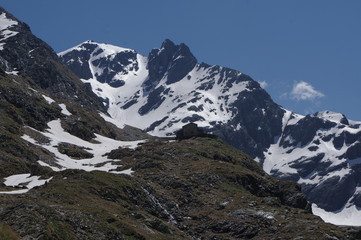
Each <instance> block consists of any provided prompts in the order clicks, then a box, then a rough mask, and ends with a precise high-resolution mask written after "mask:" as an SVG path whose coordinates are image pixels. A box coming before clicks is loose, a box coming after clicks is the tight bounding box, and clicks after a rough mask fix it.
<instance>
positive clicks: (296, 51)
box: [0, 0, 361, 121]
mask: <svg viewBox="0 0 361 240" xmlns="http://www.w3.org/2000/svg"><path fill="white" fill-rule="evenodd" d="M0 5H1V6H3V7H4V8H5V9H7V10H8V11H10V12H11V13H12V14H14V15H15V16H16V17H18V18H19V19H20V20H22V21H24V22H26V23H27V24H28V25H30V27H31V29H32V31H33V33H34V34H35V35H37V36H38V37H40V38H41V39H43V40H44V41H46V42H47V43H48V44H49V45H50V46H52V47H53V48H54V49H55V51H57V52H60V51H63V50H65V49H67V48H70V47H72V46H74V45H77V44H79V43H81V42H83V41H85V40H88V39H90V40H94V41H98V42H105V43H110V44H113V45H118V46H122V47H128V48H132V49H135V50H137V51H138V52H139V53H141V54H144V55H147V54H148V53H149V51H150V50H151V49H152V48H156V47H159V46H160V44H161V43H162V41H163V40H164V39H165V38H169V39H171V40H173V41H174V42H175V43H181V42H184V43H186V44H187V45H188V46H189V47H190V49H191V51H192V52H193V54H194V55H195V56H196V57H197V59H198V61H199V62H206V63H209V64H217V65H222V66H226V67H230V68H233V69H237V70H239V71H241V72H243V73H245V74H248V75H250V76H251V77H253V78H254V79H255V80H257V81H259V82H265V83H267V84H266V87H265V89H266V90H267V91H268V92H269V93H270V95H271V96H272V98H273V99H274V101H275V102H277V103H278V104H280V105H281V106H284V107H285V108H287V109H290V110H293V111H295V112H298V113H300V114H306V113H311V112H316V111H321V110H332V111H336V112H341V113H344V114H345V115H346V116H347V117H348V118H350V119H353V120H360V121H361V107H360V106H359V104H360V103H361V94H360V90H361V1H360V0H348V1H342V0H338V1H336V0H317V1H316V0H297V1H296V0H272V1H271V0H224V1H219V0H177V1H176V0H152V1H150V0H139V1H137V0H124V1H120V0H104V1H94V0H88V1H82V0H76V1H74V0H72V1H70V0H61V1H50V0H34V1H29V0H0Z"/></svg>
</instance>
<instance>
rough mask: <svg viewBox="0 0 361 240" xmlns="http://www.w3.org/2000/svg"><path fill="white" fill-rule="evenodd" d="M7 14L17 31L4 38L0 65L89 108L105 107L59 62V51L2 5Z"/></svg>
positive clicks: (12, 29) (0, 11) (2, 11)
mask: <svg viewBox="0 0 361 240" xmlns="http://www.w3.org/2000/svg"><path fill="white" fill-rule="evenodd" d="M4 13H5V15H6V17H7V18H9V19H12V20H13V21H16V22H17V24H16V25H13V26H11V27H10V30H11V31H14V32H17V34H16V35H15V36H13V37H10V38H8V39H6V40H5V41H4V42H5V44H4V47H3V50H1V56H0V68H2V69H3V70H7V71H14V70H15V71H18V72H19V74H24V75H26V76H28V77H30V78H31V79H33V80H34V81H35V83H36V84H38V85H39V86H40V87H41V88H43V89H45V90H47V91H49V92H51V93H52V94H54V95H56V96H59V97H62V98H65V99H68V100H70V101H74V102H78V103H81V104H82V105H84V106H87V107H88V108H94V109H99V110H103V109H104V107H103V106H102V104H101V103H100V101H99V100H98V99H97V97H96V96H95V95H94V94H93V93H92V91H91V90H90V89H89V88H87V87H85V86H84V85H83V84H82V83H81V82H80V81H79V78H78V77H77V76H76V75H75V74H74V73H72V72H71V71H69V69H68V68H67V67H65V66H64V65H63V64H62V63H61V62H60V61H59V58H58V56H57V54H56V53H55V52H54V51H53V50H52V49H51V48H50V47H49V46H48V45H47V44H46V43H45V42H43V41H42V40H41V39H39V38H37V37H35V36H34V35H33V34H32V33H31V31H30V28H29V26H28V25H26V24H25V23H22V22H20V21H19V20H17V19H16V18H15V17H14V16H12V15H11V14H9V13H8V12H6V11H5V10H4V9H3V8H0V14H4Z"/></svg>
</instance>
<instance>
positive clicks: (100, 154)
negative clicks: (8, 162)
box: [22, 119, 144, 175]
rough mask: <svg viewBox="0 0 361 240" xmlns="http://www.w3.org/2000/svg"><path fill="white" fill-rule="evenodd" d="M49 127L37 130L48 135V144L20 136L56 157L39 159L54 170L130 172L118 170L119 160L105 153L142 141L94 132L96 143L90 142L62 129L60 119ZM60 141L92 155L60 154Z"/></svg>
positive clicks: (131, 146) (41, 163)
mask: <svg viewBox="0 0 361 240" xmlns="http://www.w3.org/2000/svg"><path fill="white" fill-rule="evenodd" d="M48 126H49V129H47V130H46V131H45V132H39V131H37V130H35V129H32V130H33V131H36V132H38V133H41V134H42V135H43V136H45V137H48V138H49V139H50V143H49V144H40V143H38V142H37V141H36V140H34V139H33V138H31V137H30V136H28V135H23V136H22V138H23V139H24V140H26V141H28V142H30V143H32V144H35V145H38V146H40V147H43V148H45V149H47V150H48V151H50V152H51V153H53V154H54V155H55V157H56V162H54V163H52V164H49V163H45V162H43V161H41V160H39V161H38V162H39V164H40V165H42V166H47V167H50V168H51V169H53V170H54V171H62V170H65V169H81V170H84V171H88V172H89V171H95V170H98V171H105V172H111V173H115V174H128V175H130V174H131V173H132V171H131V170H129V169H127V170H122V171H118V170H116V169H118V168H119V167H121V165H120V164H119V161H120V160H111V159H108V158H107V157H106V156H105V154H106V153H109V152H110V151H111V150H113V149H117V148H118V147H125V148H136V147H137V146H138V144H139V143H142V142H144V141H143V140H140V141H129V142H127V141H117V140H114V139H110V138H107V137H104V136H101V135H98V134H96V138H95V139H93V140H94V142H96V143H90V142H87V141H84V140H82V139H80V138H78V137H76V136H73V135H71V134H70V133H68V132H66V131H64V129H63V128H62V126H61V123H60V119H58V120H54V121H51V122H49V123H48ZM60 143H70V144H74V145H76V146H78V147H81V148H84V149H86V150H87V151H88V152H89V153H92V154H93V155H94V156H93V157H92V158H87V159H81V160H78V159H73V158H71V157H69V156H67V155H65V154H62V153H60V152H59V150H58V144H60Z"/></svg>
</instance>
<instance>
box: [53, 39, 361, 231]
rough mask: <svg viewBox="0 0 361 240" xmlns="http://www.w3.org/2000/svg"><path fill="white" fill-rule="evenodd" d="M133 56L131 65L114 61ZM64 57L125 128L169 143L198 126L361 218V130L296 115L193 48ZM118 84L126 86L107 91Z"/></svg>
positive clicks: (327, 206)
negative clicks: (199, 58) (182, 130)
mask: <svg viewBox="0 0 361 240" xmlns="http://www.w3.org/2000/svg"><path fill="white" fill-rule="evenodd" d="M109 49H111V50H109ZM99 53H101V54H99ZM130 53H132V54H131V57H130V58H129V60H128V61H126V60H124V59H123V60H122V61H121V62H119V61H118V60H113V59H117V56H119V55H122V56H126V55H129V54H130ZM75 55H76V56H77V58H74V57H73V56H75ZM59 56H60V58H61V59H62V61H63V62H64V63H65V64H66V65H67V66H68V67H69V68H70V69H72V70H73V71H74V72H77V71H78V69H79V68H84V69H90V70H84V72H87V73H86V74H78V75H79V77H80V78H82V81H83V82H85V83H89V84H90V85H91V86H92V89H93V91H94V92H95V93H96V94H97V95H98V96H99V97H100V98H101V99H102V100H103V102H104V104H105V105H106V107H107V109H108V113H109V114H110V115H111V116H112V117H113V118H114V119H115V121H116V122H118V123H119V125H123V124H130V125H133V126H136V127H139V128H141V129H144V130H145V131H147V132H149V133H151V134H155V135H158V136H167V135H173V134H174V132H175V131H176V130H178V129H180V128H181V127H182V126H183V125H184V124H186V123H189V122H196V123H197V124H198V125H199V126H201V127H202V128H204V129H205V130H206V131H208V132H209V133H212V134H216V135H217V136H218V137H219V138H221V139H223V140H225V141H226V142H228V143H229V144H231V145H232V146H234V147H236V148H238V149H240V150H242V151H244V152H246V153H248V154H249V155H251V156H252V157H254V158H255V159H256V160H257V161H258V162H259V163H260V164H261V165H262V166H263V168H264V169H265V170H266V172H268V173H269V174H271V175H274V176H277V177H279V178H284V179H289V180H292V181H295V182H298V183H300V184H301V185H302V186H303V191H304V192H305V193H306V194H307V195H308V197H309V200H310V201H311V202H312V203H315V204H317V205H318V206H319V207H321V208H322V209H324V210H327V211H331V212H335V213H338V216H339V218H340V219H344V218H348V217H346V215H347V214H346V212H347V209H350V207H351V208H354V209H353V212H354V213H356V214H358V215H360V216H361V212H360V211H359V210H357V208H356V207H361V206H360V205H359V201H358V200H357V199H359V190H358V189H359V187H360V185H361V182H360V180H359V176H360V173H359V163H360V160H359V159H360V157H361V154H360V153H361V151H360V149H361V148H360V146H361V145H360V144H361V143H360V142H361V139H360V135H361V127H360V126H361V122H355V121H351V120H348V119H347V118H346V117H345V116H343V115H342V114H339V113H332V112H329V111H324V112H321V113H315V114H312V115H308V116H301V115H298V114H296V113H292V112H290V111H288V110H286V109H283V108H282V107H280V106H279V105H277V104H276V103H274V102H273V100H272V99H271V98H270V96H269V95H268V94H267V92H266V91H265V90H264V89H262V88H261V87H260V85H259V84H258V83H257V82H256V81H254V80H252V78H251V77H249V76H247V75H245V74H242V73H240V72H238V71H236V70H232V69H228V68H224V67H221V66H210V65H207V64H205V63H197V62H196V59H195V57H194V56H193V55H192V54H191V52H190V51H189V49H188V47H186V46H185V45H184V44H180V45H176V44H174V43H173V42H171V41H170V40H166V41H164V43H163V44H162V45H161V47H160V48H159V49H153V50H152V51H151V52H150V54H149V56H147V57H145V56H141V55H139V54H137V53H136V52H135V51H134V50H130V49H122V48H117V47H114V46H110V45H106V44H99V43H95V42H91V43H90V42H85V43H82V44H80V45H78V46H76V47H74V48H72V49H69V50H67V51H65V52H62V53H60V54H59ZM100 59H101V62H102V64H100V63H99V62H100ZM105 62H106V64H105ZM116 69H117V70H116ZM95 70H96V72H94V71H95ZM92 71H93V72H92ZM109 72H111V73H112V75H109V74H108V73H109ZM104 79H106V80H104ZM114 81H119V82H121V83H122V84H121V85H118V86H114V85H112V84H107V82H110V83H112V82H114ZM314 207H315V208H316V205H314ZM342 214H346V215H344V216H342ZM347 216H348V215H347ZM352 222H353V223H354V221H352ZM340 223H344V222H343V220H340ZM350 224H352V223H351V222H350Z"/></svg>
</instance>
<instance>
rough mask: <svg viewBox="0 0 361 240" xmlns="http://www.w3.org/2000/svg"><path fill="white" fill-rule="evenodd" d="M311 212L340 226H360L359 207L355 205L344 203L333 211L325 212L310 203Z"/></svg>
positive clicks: (360, 211)
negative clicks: (343, 205) (340, 207)
mask: <svg viewBox="0 0 361 240" xmlns="http://www.w3.org/2000/svg"><path fill="white" fill-rule="evenodd" d="M312 213H313V214H314V215H317V216H319V217H321V218H322V220H323V221H325V222H327V223H331V224H334V225H340V226H361V221H360V219H361V209H360V208H357V207H356V206H355V205H348V206H347V205H346V206H345V207H343V208H342V209H340V210H338V211H334V212H327V211H325V210H324V209H322V208H319V207H318V206H317V205H316V204H312Z"/></svg>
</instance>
